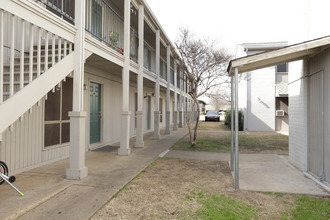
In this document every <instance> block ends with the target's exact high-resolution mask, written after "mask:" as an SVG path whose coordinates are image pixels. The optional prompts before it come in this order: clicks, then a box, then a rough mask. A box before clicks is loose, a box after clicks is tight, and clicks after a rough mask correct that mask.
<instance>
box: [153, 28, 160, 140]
mask: <svg viewBox="0 0 330 220" xmlns="http://www.w3.org/2000/svg"><path fill="white" fill-rule="evenodd" d="M159 59H160V31H159V30H156V84H155V113H154V114H155V116H154V136H153V139H156V140H159V139H160V124H159V123H160V111H159V74H160V71H159V67H160V60H159Z"/></svg>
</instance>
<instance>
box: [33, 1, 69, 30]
mask: <svg viewBox="0 0 330 220" xmlns="http://www.w3.org/2000/svg"><path fill="white" fill-rule="evenodd" d="M34 1H35V2H37V3H38V4H39V5H41V6H43V7H45V8H46V9H47V10H49V11H51V12H52V13H54V14H56V15H57V16H59V17H60V18H62V19H63V20H65V21H67V22H69V23H71V24H74V10H75V8H74V2H75V0H34Z"/></svg>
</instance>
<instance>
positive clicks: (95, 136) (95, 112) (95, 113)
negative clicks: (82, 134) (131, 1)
mask: <svg viewBox="0 0 330 220" xmlns="http://www.w3.org/2000/svg"><path fill="white" fill-rule="evenodd" d="M101 115H102V113H101V85H100V84H97V83H93V82H91V83H90V143H91V144H93V143H97V142H100V141H101Z"/></svg>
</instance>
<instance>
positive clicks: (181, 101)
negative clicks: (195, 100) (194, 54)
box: [179, 69, 183, 128]
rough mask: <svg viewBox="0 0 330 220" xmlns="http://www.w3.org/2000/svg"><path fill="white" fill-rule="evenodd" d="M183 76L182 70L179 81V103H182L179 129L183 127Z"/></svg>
mask: <svg viewBox="0 0 330 220" xmlns="http://www.w3.org/2000/svg"><path fill="white" fill-rule="evenodd" d="M181 77H182V75H181V69H180V71H179V80H180V97H179V102H180V105H179V128H182V127H183V121H182V120H183V115H182V114H183V96H182V93H183V91H182V90H183V87H182V85H183V81H182V78H181Z"/></svg>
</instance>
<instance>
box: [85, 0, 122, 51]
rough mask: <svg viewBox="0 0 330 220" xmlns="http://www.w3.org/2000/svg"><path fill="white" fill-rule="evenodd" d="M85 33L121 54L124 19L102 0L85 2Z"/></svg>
mask: <svg viewBox="0 0 330 220" xmlns="http://www.w3.org/2000/svg"><path fill="white" fill-rule="evenodd" d="M86 31H87V32H89V33H90V34H91V35H92V36H93V37H95V38H97V39H98V40H100V41H102V42H104V43H105V44H107V45H108V46H109V47H112V48H113V49H115V50H117V51H118V52H119V53H123V48H124V19H123V17H122V16H120V15H119V13H118V12H116V11H115V10H114V9H113V8H112V7H111V6H110V5H109V4H108V2H106V1H104V0H86Z"/></svg>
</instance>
